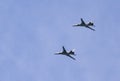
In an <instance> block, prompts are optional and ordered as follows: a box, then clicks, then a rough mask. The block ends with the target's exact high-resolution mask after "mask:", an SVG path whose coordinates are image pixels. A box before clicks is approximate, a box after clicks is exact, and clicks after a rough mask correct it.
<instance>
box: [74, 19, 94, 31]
mask: <svg viewBox="0 0 120 81" xmlns="http://www.w3.org/2000/svg"><path fill="white" fill-rule="evenodd" d="M73 26H74V27H77V26H83V27H86V28H89V29H91V30H93V31H95V29H93V28H91V27H90V26H94V24H93V23H92V22H88V23H85V22H84V21H83V19H82V18H81V23H80V24H76V25H73Z"/></svg>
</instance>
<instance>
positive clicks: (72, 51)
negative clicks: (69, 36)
mask: <svg viewBox="0 0 120 81" xmlns="http://www.w3.org/2000/svg"><path fill="white" fill-rule="evenodd" d="M62 48H63V51H62V52H58V53H55V54H56V55H60V54H61V55H66V56H68V57H70V58H72V59H73V60H75V58H74V57H72V56H71V55H75V53H74V50H71V51H69V52H67V51H66V49H65V48H64V46H63V47H62Z"/></svg>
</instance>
